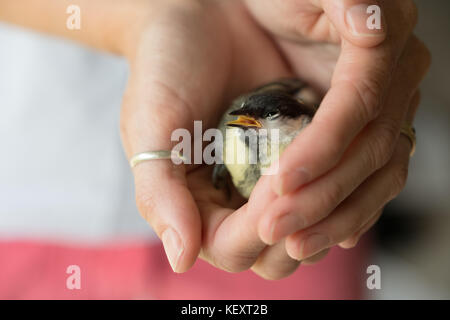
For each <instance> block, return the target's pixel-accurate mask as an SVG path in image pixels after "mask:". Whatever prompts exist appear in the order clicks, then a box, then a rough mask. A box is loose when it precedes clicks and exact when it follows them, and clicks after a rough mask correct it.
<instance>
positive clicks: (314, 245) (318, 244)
mask: <svg viewBox="0 0 450 320" xmlns="http://www.w3.org/2000/svg"><path fill="white" fill-rule="evenodd" d="M329 244H330V239H329V238H328V237H327V236H325V235H322V234H313V235H311V236H309V237H308V238H307V239H306V240H305V243H304V244H303V252H302V253H301V257H302V259H305V258H308V257H311V256H312V255H314V254H316V253H318V252H320V251H322V250H323V249H326V248H327V247H328V245H329Z"/></svg>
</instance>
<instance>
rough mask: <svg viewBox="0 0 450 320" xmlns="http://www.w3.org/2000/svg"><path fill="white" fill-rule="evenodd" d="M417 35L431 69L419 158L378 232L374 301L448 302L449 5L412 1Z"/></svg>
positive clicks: (441, 0)
mask: <svg viewBox="0 0 450 320" xmlns="http://www.w3.org/2000/svg"><path fill="white" fill-rule="evenodd" d="M415 2H416V4H417V6H418V8H419V23H418V25H417V28H416V33H417V35H418V36H419V38H420V39H421V40H422V41H424V42H425V43H426V45H427V46H428V48H429V49H430V50H431V53H432V56H433V63H432V65H431V69H430V72H429V74H428V76H427V78H426V79H425V81H424V82H423V84H422V91H421V92H422V103H421V107H420V109H419V111H418V114H417V117H416V122H415V127H416V130H417V145H418V150H419V151H418V152H417V153H416V155H415V156H414V158H412V159H411V166H410V171H409V178H408V184H407V187H406V189H405V190H404V191H403V193H402V194H401V195H400V197H398V198H397V199H396V200H395V201H394V202H392V203H391V204H390V205H388V206H387V208H386V210H385V213H384V214H383V216H382V218H381V219H380V221H379V223H378V225H377V227H376V230H375V231H376V239H377V245H378V250H376V256H375V258H374V262H375V263H376V264H379V265H380V267H381V269H382V270H383V276H384V279H383V285H384V287H383V290H380V291H377V292H375V293H374V297H376V298H384V299H390V298H424V299H427V298H429V299H439V298H446V299H449V298H450V273H449V270H450V172H449V169H450V90H449V89H448V88H447V86H448V84H449V83H450V82H449V81H450V59H449V58H450V41H449V39H450V19H449V18H448V15H449V13H450V2H449V1H445V0H434V1H426V0H416V1H415Z"/></svg>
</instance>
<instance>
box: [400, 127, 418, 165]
mask: <svg viewBox="0 0 450 320" xmlns="http://www.w3.org/2000/svg"><path fill="white" fill-rule="evenodd" d="M400 133H402V134H404V135H405V136H406V137H407V138H408V139H409V141H410V142H411V152H410V153H409V156H410V157H412V156H413V155H414V153H415V152H416V129H414V127H413V126H411V125H409V124H406V123H405V124H404V125H403V126H402V129H401V131H400Z"/></svg>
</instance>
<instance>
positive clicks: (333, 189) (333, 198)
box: [321, 181, 346, 212]
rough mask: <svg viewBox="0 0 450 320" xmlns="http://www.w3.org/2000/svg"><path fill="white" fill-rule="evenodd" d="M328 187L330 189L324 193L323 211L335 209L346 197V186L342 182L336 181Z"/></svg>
mask: <svg viewBox="0 0 450 320" xmlns="http://www.w3.org/2000/svg"><path fill="white" fill-rule="evenodd" d="M328 188H329V189H328V191H327V192H324V193H323V194H322V200H321V204H322V205H321V211H323V212H329V211H331V210H333V209H334V208H335V207H336V206H337V205H338V204H339V203H341V201H342V200H343V199H344V197H345V189H346V188H345V186H344V185H343V184H342V183H340V182H338V181H334V182H333V183H332V184H330V185H329V187H328Z"/></svg>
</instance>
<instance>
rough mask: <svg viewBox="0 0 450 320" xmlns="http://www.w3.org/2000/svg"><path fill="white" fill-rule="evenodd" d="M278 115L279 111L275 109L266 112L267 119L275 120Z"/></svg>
mask: <svg viewBox="0 0 450 320" xmlns="http://www.w3.org/2000/svg"><path fill="white" fill-rule="evenodd" d="M279 116H280V113H279V112H275V111H274V112H268V113H267V114H266V118H267V119H269V120H275V119H276V118H278V117H279Z"/></svg>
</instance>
